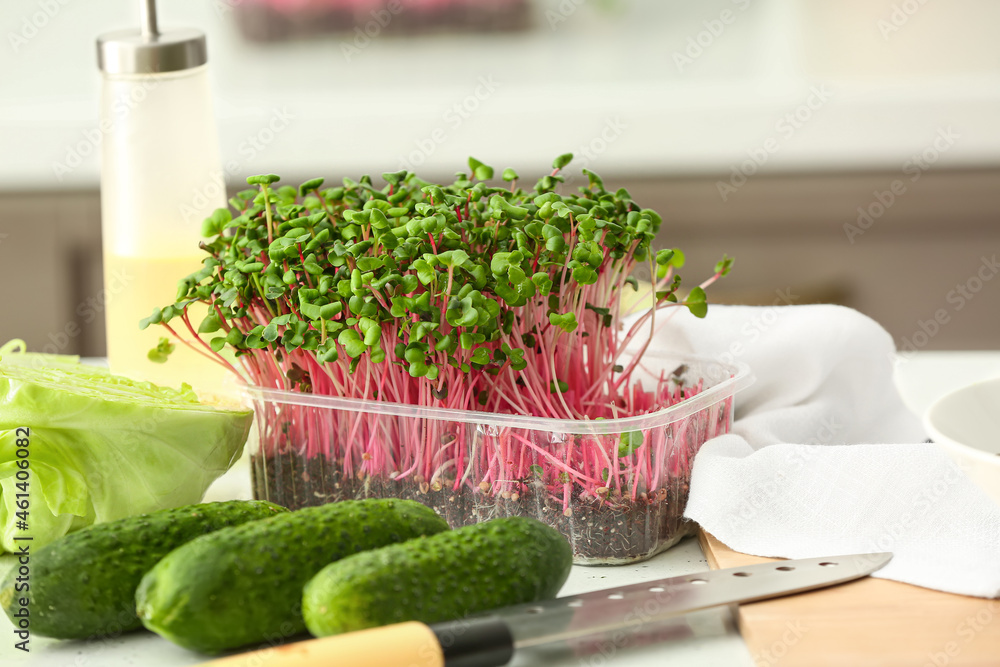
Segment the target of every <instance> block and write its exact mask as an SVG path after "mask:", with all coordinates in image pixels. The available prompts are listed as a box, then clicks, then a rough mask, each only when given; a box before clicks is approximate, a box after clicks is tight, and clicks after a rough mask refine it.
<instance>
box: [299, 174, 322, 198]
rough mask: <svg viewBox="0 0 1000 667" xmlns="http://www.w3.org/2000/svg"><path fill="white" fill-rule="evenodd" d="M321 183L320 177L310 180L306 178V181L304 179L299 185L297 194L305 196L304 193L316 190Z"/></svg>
mask: <svg viewBox="0 0 1000 667" xmlns="http://www.w3.org/2000/svg"><path fill="white" fill-rule="evenodd" d="M321 185H323V179H322V178H313V179H311V180H308V181H306V182H305V183H303V184H302V185H300V186H299V196H300V197H305V196H306V193H309V192H312V191H314V190H318V189H319V186H321Z"/></svg>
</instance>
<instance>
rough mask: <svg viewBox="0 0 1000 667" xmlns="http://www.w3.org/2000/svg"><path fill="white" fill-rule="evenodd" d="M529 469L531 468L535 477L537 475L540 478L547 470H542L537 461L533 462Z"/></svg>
mask: <svg viewBox="0 0 1000 667" xmlns="http://www.w3.org/2000/svg"><path fill="white" fill-rule="evenodd" d="M529 469H530V470H531V472H532V474H534V475H535V477H537V478H538V479H541V478H542V475H543V474H544V473H545V471H544V470H542V466H540V465H538V464H537V463H533V464H532V465H531V466H530V468H529Z"/></svg>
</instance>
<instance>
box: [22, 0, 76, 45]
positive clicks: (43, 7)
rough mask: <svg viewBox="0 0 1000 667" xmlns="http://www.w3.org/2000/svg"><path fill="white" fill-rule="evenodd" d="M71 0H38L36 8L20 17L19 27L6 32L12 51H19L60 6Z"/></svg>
mask: <svg viewBox="0 0 1000 667" xmlns="http://www.w3.org/2000/svg"><path fill="white" fill-rule="evenodd" d="M71 1H72V0H38V2H37V7H38V9H37V10H36V11H34V12H32V13H31V14H26V15H24V16H22V17H21V26H20V29H19V30H18V31H17V32H15V31H13V30H11V31H10V32H8V33H7V41H8V42H10V48H11V50H13V51H14V53H17V52H19V51H20V50H21V49H22V48H23V47H25V46H27V45H28V42H30V41H31V40H33V39H34V38H35V37H37V36H38V33H40V32H41V31H42V30H44V29H45V27H46V26H47V25H48V24H49V23H50V22H51V21H52V19H54V18H55V17H56V16H57V15H58V14H59V12H61V11H62V8H63V7H65V6H66V5H68V4H69V3H70V2H71Z"/></svg>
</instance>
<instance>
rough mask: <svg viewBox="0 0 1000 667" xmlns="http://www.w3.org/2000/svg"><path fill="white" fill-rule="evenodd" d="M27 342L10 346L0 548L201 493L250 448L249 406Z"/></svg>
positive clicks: (2, 378)
mask: <svg viewBox="0 0 1000 667" xmlns="http://www.w3.org/2000/svg"><path fill="white" fill-rule="evenodd" d="M24 349H25V348H24V343H23V342H22V341H11V342H10V343H8V344H7V345H5V346H3V347H2V348H0V551H15V550H16V549H17V546H16V545H17V544H25V543H26V542H23V541H18V540H15V538H22V539H23V538H26V537H30V538H31V542H30V545H31V547H32V548H33V549H35V548H38V547H41V546H44V545H45V544H48V543H49V542H52V541H53V540H55V539H57V538H59V537H61V536H63V535H65V534H66V533H68V532H71V531H74V530H78V529H80V528H84V527H86V526H89V525H91V524H93V523H100V522H104V521H112V520H115V519H120V518H123V517H126V516H132V515H135V514H140V513H143V512H150V511H153V510H158V509H164V508H168V507H178V506H181V505H189V504H192V503H197V502H199V501H200V500H201V499H202V497H203V496H204V494H205V491H206V490H207V489H208V486H209V485H210V484H211V483H212V482H213V481H214V480H215V479H216V478H218V477H219V476H220V475H222V474H223V473H224V472H225V471H226V470H228V469H229V467H230V466H231V465H232V464H233V463H234V462H235V461H236V460H237V459H239V457H240V455H241V454H242V452H243V446H244V444H245V443H246V439H247V435H248V434H249V431H250V425H251V421H252V418H253V413H252V412H251V411H249V410H245V409H228V408H221V407H214V406H209V405H204V404H202V403H200V402H199V401H198V397H197V395H196V394H195V393H194V391H193V390H192V389H191V388H190V387H189V386H187V385H182V386H181V388H180V389H171V388H167V387H159V386H157V385H155V384H152V383H149V382H139V381H135V380H130V379H128V378H124V377H120V376H115V375H112V374H111V373H110V372H109V371H108V370H106V369H103V368H99V367H95V366H88V365H84V364H81V363H80V362H79V358H78V357H73V356H68V355H48V354H31V353H26V352H25V351H24ZM26 434H27V436H26ZM25 443H26V444H25ZM19 450H27V452H24V451H20V452H19ZM24 460H27V462H28V463H27V464H24V463H22V462H21V461H24ZM25 470H27V473H28V474H27V479H25V474H24V471H25ZM25 493H26V494H27V495H25Z"/></svg>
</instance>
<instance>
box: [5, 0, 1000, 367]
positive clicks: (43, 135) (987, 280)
mask: <svg viewBox="0 0 1000 667" xmlns="http://www.w3.org/2000/svg"><path fill="white" fill-rule="evenodd" d="M136 4H137V3H136V2H134V0H101V1H100V2H85V1H84V0H4V3H3V9H2V15H0V35H2V36H3V43H2V44H0V280H2V284H3V286H4V287H3V297H2V299H3V300H2V306H3V309H2V315H0V340H6V339H8V338H11V337H22V338H25V339H27V341H28V344H29V347H31V348H34V349H42V348H43V347H46V346H48V350H49V351H60V352H65V353H76V354H84V355H101V354H103V353H104V329H103V308H104V304H105V303H106V302H107V301H108V300H109V299H113V298H114V295H115V294H114V289H113V286H104V285H102V277H101V275H102V273H101V238H100V234H101V228H100V193H99V178H100V173H99V169H100V164H99V162H100V159H99V156H100V143H101V139H102V133H101V130H100V128H99V124H98V91H99V84H100V75H99V73H98V70H97V65H96V55H95V39H96V37H97V35H98V34H100V33H103V32H107V31H109V30H114V29H120V28H129V27H136V26H137V25H138V10H137V6H136ZM159 12H160V25H161V27H162V28H166V29H169V28H171V27H183V26H191V27H197V28H200V29H202V30H204V31H205V32H206V33H207V35H208V44H209V67H210V76H211V81H212V85H213V96H214V104H215V114H216V118H217V121H218V126H219V133H220V138H221V148H222V158H223V164H224V165H225V179H226V183H227V185H228V187H229V188H230V189H232V190H236V189H241V188H242V187H245V185H244V184H245V180H244V179H245V178H246V176H247V175H250V174H255V173H261V172H273V173H278V174H280V175H281V176H282V177H283V180H284V181H285V182H292V183H296V182H299V181H300V180H304V179H306V178H311V177H314V176H320V175H321V176H325V177H326V178H327V181H328V182H331V181H336V180H339V179H341V178H343V177H344V176H351V177H354V178H357V177H358V176H359V175H360V174H363V173H371V174H373V175H376V176H377V175H378V174H381V173H382V172H385V171H395V170H398V169H404V168H405V169H411V170H416V171H418V172H419V173H420V174H421V175H422V176H424V177H425V178H428V179H431V178H450V177H451V176H452V174H454V172H456V171H460V170H464V169H465V168H466V160H467V158H468V156H469V155H474V156H475V157H477V158H478V159H480V160H482V161H483V162H485V163H486V164H490V165H492V166H494V167H496V168H497V170H498V172H499V170H501V169H503V168H505V167H513V168H515V169H516V170H517V171H519V172H520V174H521V176H522V177H524V179H525V181H526V182H527V181H528V179H532V180H531V181H530V182H534V181H533V179H534V177H537V176H538V175H540V174H542V173H543V172H547V171H548V170H549V168H550V167H549V165H550V164H551V161H552V159H553V157H555V156H556V155H558V154H560V153H564V152H568V151H572V152H573V153H574V154H575V155H576V160H575V161H574V162H573V163H572V164H571V165H570V168H569V170H570V171H572V172H574V173H577V174H579V169H580V168H581V167H587V168H589V169H591V170H594V171H597V172H598V173H600V174H601V175H602V176H603V177H604V180H605V182H606V183H607V184H608V185H609V187H616V188H617V187H625V188H628V189H629V190H630V191H631V193H632V195H633V197H634V198H635V199H636V200H637V201H638V202H639V203H640V204H642V205H643V206H644V207H649V208H655V209H656V210H657V211H659V212H660V213H661V214H662V216H663V218H664V221H665V224H664V225H663V228H662V230H661V235H660V239H659V241H658V243H659V245H661V246H666V247H680V248H682V249H684V250H685V252H686V253H687V255H688V267H689V268H688V269H686V271H685V277H687V278H688V279H689V280H692V281H693V280H701V279H703V278H704V277H707V275H708V274H709V273H710V270H711V266H713V265H714V262H715V261H716V260H717V259H718V258H720V257H721V256H722V254H723V253H728V254H729V255H730V256H735V257H736V264H735V268H734V271H733V273H732V274H731V276H730V277H729V278H727V279H726V280H725V281H723V283H720V284H719V285H718V286H717V289H714V292H713V294H712V295H711V296H712V298H713V300H717V301H726V302H730V303H753V304H786V303H811V302H829V303H841V304H845V305H848V306H851V307H854V308H857V309H860V310H861V311H863V312H864V313H866V314H868V315H870V316H871V317H873V318H875V319H876V320H878V321H879V322H881V323H882V324H883V325H884V326H885V327H886V328H887V329H888V330H889V331H890V333H891V334H892V335H893V337H894V338H895V340H896V343H897V345H899V346H900V347H901V348H902V349H903V350H904V351H911V350H915V349H988V348H992V349H996V348H998V347H1000V278H997V279H995V280H994V278H996V274H997V273H998V272H1000V265H998V264H997V255H998V254H1000V197H998V196H997V193H998V190H1000V41H998V40H997V38H996V28H997V26H1000V3H998V2H996V1H995V0H950V1H949V2H941V1H938V2H928V1H927V0H892V1H889V0H841V1H840V2H835V3H834V2H829V1H828V0H705V1H701V2H679V1H675V0H388V1H384V0H160V2H159ZM578 180H579V179H578ZM163 187H164V188H169V187H170V183H166V182H165V183H163Z"/></svg>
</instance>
